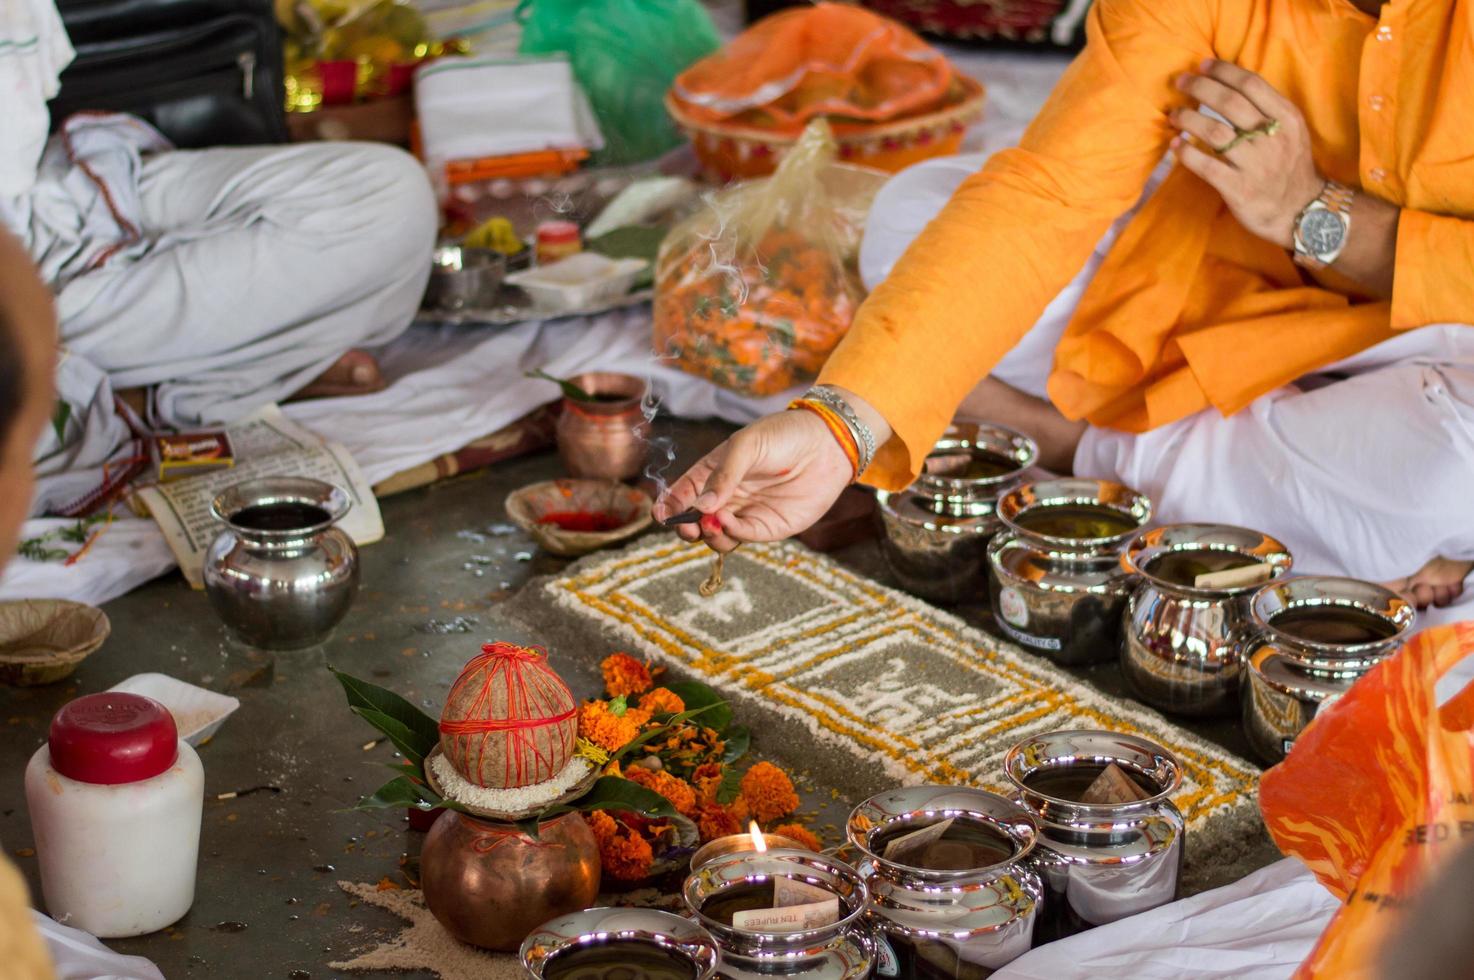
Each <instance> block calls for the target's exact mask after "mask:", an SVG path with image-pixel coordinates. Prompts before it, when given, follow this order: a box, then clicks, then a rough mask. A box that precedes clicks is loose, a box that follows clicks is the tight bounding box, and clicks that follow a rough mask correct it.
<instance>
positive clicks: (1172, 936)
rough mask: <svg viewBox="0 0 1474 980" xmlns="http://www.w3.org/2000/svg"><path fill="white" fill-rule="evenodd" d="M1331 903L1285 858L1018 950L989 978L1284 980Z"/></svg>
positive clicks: (1334, 905) (1322, 927) (1333, 903)
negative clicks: (1146, 908) (1156, 905)
mask: <svg viewBox="0 0 1474 980" xmlns="http://www.w3.org/2000/svg"><path fill="white" fill-rule="evenodd" d="M1340 904H1341V903H1340V902H1338V901H1337V900H1336V897H1335V896H1334V895H1332V894H1331V893H1330V892H1329V891H1327V890H1326V888H1325V886H1323V885H1321V884H1320V883H1319V882H1318V881H1316V880H1315V876H1314V875H1312V874H1311V873H1310V870H1309V869H1308V868H1306V867H1305V865H1303V864H1301V863H1300V862H1299V861H1298V860H1296V859H1294V858H1285V859H1284V860H1282V861H1277V862H1275V863H1274V864H1271V865H1270V866H1269V867H1267V868H1261V869H1260V870H1258V871H1256V872H1254V873H1253V874H1251V875H1248V876H1246V877H1244V878H1242V879H1240V880H1239V881H1236V882H1234V883H1233V884H1231V885H1225V886H1224V887H1222V888H1215V889H1213V890H1212V891H1206V892H1202V893H1201V894H1198V895H1194V896H1193V897H1192V898H1185V899H1183V900H1181V901H1178V902H1173V903H1171V904H1169V905H1163V906H1161V907H1160V908H1155V909H1152V910H1151V911H1150V912H1142V913H1141V914H1139V915H1134V916H1131V917H1130V918H1126V919H1121V920H1119V921H1117V922H1112V923H1110V924H1109V925H1103V926H1097V927H1095V928H1094V929H1091V930H1090V931H1089V932H1082V933H1079V934H1077V935H1074V936H1070V937H1069V938H1066V939H1061V940H1058V941H1056V942H1052V943H1048V944H1047V945H1044V946H1040V947H1039V948H1038V949H1035V950H1032V951H1030V952H1028V953H1025V954H1024V955H1023V956H1022V957H1020V958H1019V959H1016V960H1014V961H1013V962H1012V963H1010V964H1009V965H1008V966H1005V967H1003V969H1001V970H999V971H997V972H996V973H994V974H993V980H1096V978H1099V977H1131V978H1132V980H1215V978H1222V980H1229V978H1233V980H1285V978H1287V977H1289V976H1290V975H1291V974H1292V973H1294V972H1295V968H1296V967H1298V966H1299V965H1300V963H1301V962H1302V961H1303V960H1304V959H1305V957H1307V956H1309V955H1310V951H1311V950H1312V949H1313V948H1314V946H1315V942H1316V940H1317V939H1319V938H1320V934H1321V933H1322V932H1323V931H1325V927H1326V924H1327V923H1328V922H1330V920H1331V916H1332V915H1334V914H1335V912H1336V910H1337V909H1338V908H1340Z"/></svg>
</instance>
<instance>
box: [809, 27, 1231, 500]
mask: <svg viewBox="0 0 1474 980" xmlns="http://www.w3.org/2000/svg"><path fill="white" fill-rule="evenodd" d="M1212 8H1213V0H1172V2H1169V3H1153V2H1148V0H1099V2H1097V3H1096V4H1095V6H1094V8H1093V9H1092V10H1091V12H1090V14H1089V20H1088V22H1087V30H1088V42H1087V44H1086V47H1085V50H1084V51H1083V52H1082V53H1081V54H1080V56H1079V57H1078V58H1076V59H1075V61H1074V62H1073V63H1072V64H1071V65H1070V67H1069V69H1068V70H1067V71H1066V72H1065V74H1064V77H1063V78H1062V79H1061V81H1060V83H1059V85H1058V86H1057V87H1056V88H1055V90H1054V93H1053V95H1051V97H1050V99H1049V101H1048V102H1047V103H1046V104H1045V106H1044V108H1043V110H1041V112H1040V113H1039V115H1038V117H1036V119H1035V120H1034V122H1033V124H1032V125H1031V126H1030V127H1029V129H1028V131H1027V132H1026V133H1025V134H1024V137H1023V140H1022V141H1021V143H1020V145H1019V146H1018V147H1016V148H1013V149H1008V150H1003V151H1001V152H999V153H997V154H994V155H993V157H991V158H990V159H989V160H988V162H987V164H986V165H985V166H984V167H983V169H982V170H980V171H979V172H978V173H976V174H974V175H973V176H971V177H969V178H968V179H967V180H966V181H965V182H964V183H963V184H962V186H961V187H959V188H958V190H957V192H956V194H955V195H954V196H953V197H952V199H951V201H950V202H949V203H948V204H947V206H946V207H945V208H944V209H943V210H942V213H941V214H940V215H938V216H937V218H936V219H935V220H933V221H932V223H931V224H930V225H928V226H927V228H926V229H925V230H924V231H923V232H922V234H921V235H920V236H919V237H918V238H917V239H916V241H915V242H914V243H913V244H912V246H911V248H910V249H909V250H908V251H907V252H906V254H905V255H904V256H903V257H902V258H901V260H900V261H899V262H898V263H897V264H896V267H895V269H894V271H893V272H892V273H891V275H890V277H889V278H887V279H886V280H885V282H883V283H882V284H881V285H880V286H879V287H878V288H877V289H876V290H875V292H874V293H872V294H871V296H870V298H869V299H868V300H867V301H866V302H865V304H864V305H863V306H862V307H861V308H860V311H859V312H858V314H857V315H856V318H855V322H854V325H853V326H852V327H851V329H850V333H849V335H848V336H847V337H846V338H845V340H844V341H843V342H842V343H841V344H840V346H839V347H838V348H837V349H836V350H835V352H834V354H833V355H832V356H831V358H830V360H829V362H828V364H827V365H826V366H825V369H824V371H823V373H822V374H821V376H820V380H821V381H822V382H824V383H827V384H834V385H839V386H841V387H843V388H846V389H848V390H850V391H853V392H855V393H856V394H858V395H860V396H861V397H863V398H864V399H865V400H866V401H867V402H869V403H870V404H871V405H873V406H874V407H875V408H876V409H877V410H878V411H879V412H880V413H881V415H882V416H883V417H884V418H885V419H886V421H887V422H889V423H890V425H891V428H892V430H893V432H894V436H893V438H892V439H891V440H890V441H889V442H888V443H887V444H886V445H885V446H883V447H882V448H881V451H880V452H879V453H878V454H877V458H876V461H875V463H874V464H873V465H872V466H871V468H870V470H869V471H868V472H867V474H866V477H865V482H867V483H871V484H874V485H876V486H880V487H885V488H890V489H900V488H901V487H903V486H905V485H906V484H908V483H910V482H911V480H912V479H913V477H914V476H915V474H916V473H917V472H918V471H919V469H920V467H921V463H922V460H923V459H925V457H926V454H927V453H928V452H929V451H930V450H931V447H932V445H933V444H934V443H935V441H936V438H937V437H938V436H939V435H940V434H941V432H942V430H943V429H944V428H945V427H946V425H947V423H948V421H950V419H951V417H952V413H953V412H954V411H955V409H956V407H957V405H958V404H959V403H960V402H961V401H962V399H963V398H964V397H965V396H966V395H967V393H968V392H969V391H970V390H971V389H972V388H973V387H974V386H975V385H976V384H977V383H978V381H979V380H981V379H982V378H983V377H984V376H985V375H987V374H988V372H989V371H991V370H992V369H993V367H994V366H995V365H996V364H997V363H998V362H999V361H1000V360H1001V359H1002V357H1003V355H1004V354H1006V353H1007V352H1008V351H1009V350H1010V349H1011V348H1012V347H1013V346H1014V345H1015V344H1017V343H1018V341H1019V339H1020V338H1021V337H1022V336H1023V335H1024V334H1025V333H1026V332H1027V331H1028V330H1029V328H1030V327H1031V326H1033V324H1034V322H1035V321H1036V320H1037V319H1038V318H1039V315H1040V314H1041V313H1042V312H1043V310H1044V308H1045V307H1046V306H1047V305H1048V304H1049V302H1050V301H1051V300H1052V299H1053V298H1054V297H1055V295H1056V294H1058V292H1059V291H1060V289H1062V288H1063V287H1064V286H1065V285H1066V284H1067V283H1068V282H1069V281H1070V279H1071V278H1073V277H1074V276H1075V275H1076V273H1078V272H1079V270H1080V268H1081V267H1082V266H1083V265H1084V264H1085V261H1086V260H1087V259H1088V258H1089V256H1090V253H1091V251H1092V250H1093V249H1094V247H1095V245H1096V243H1097V242H1098V241H1099V240H1100V237H1101V236H1102V235H1103V234H1104V233H1105V231H1106V230H1107V229H1108V228H1109V227H1110V225H1111V223H1112V222H1113V221H1114V220H1115V219H1116V218H1117V217H1119V216H1120V215H1121V214H1123V213H1124V212H1125V211H1126V210H1127V209H1128V208H1130V207H1131V205H1132V204H1134V203H1135V202H1136V200H1137V198H1138V197H1139V196H1140V194H1141V190H1142V188H1143V187H1144V186H1145V184H1146V180H1147V178H1148V177H1149V176H1150V174H1151V171H1152V169H1153V168H1154V167H1155V166H1156V164H1157V163H1158V161H1160V160H1161V158H1162V156H1163V154H1164V153H1165V151H1166V148H1167V144H1168V142H1169V141H1170V140H1171V138H1172V135H1173V130H1172V127H1171V124H1170V122H1169V120H1168V118H1167V116H1166V110H1167V109H1169V108H1170V107H1171V106H1173V105H1176V104H1181V103H1182V100H1181V99H1180V97H1179V96H1178V94H1177V92H1176V90H1175V89H1174V88H1173V86H1172V79H1173V78H1174V77H1175V76H1176V75H1178V74H1180V73H1181V72H1184V71H1187V70H1189V69H1191V68H1193V67H1195V66H1197V65H1198V64H1199V63H1200V62H1201V61H1202V60H1203V59H1204V58H1206V57H1209V56H1210V55H1211V54H1212V48H1213V46H1212V42H1211V39H1212V32H1213V28H1212V23H1213V14H1214V12H1213V9H1212Z"/></svg>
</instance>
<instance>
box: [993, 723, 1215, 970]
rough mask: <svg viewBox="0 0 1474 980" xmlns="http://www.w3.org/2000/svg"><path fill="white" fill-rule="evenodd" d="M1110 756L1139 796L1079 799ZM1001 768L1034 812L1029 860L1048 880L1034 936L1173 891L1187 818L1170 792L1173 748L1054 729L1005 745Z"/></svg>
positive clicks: (1122, 914) (1162, 900) (1138, 906)
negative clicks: (1036, 822)
mask: <svg viewBox="0 0 1474 980" xmlns="http://www.w3.org/2000/svg"><path fill="white" fill-rule="evenodd" d="M1108 765H1115V766H1116V767H1117V768H1118V770H1119V771H1120V773H1121V774H1122V775H1123V776H1124V777H1125V778H1126V779H1127V780H1128V781H1129V785H1130V786H1131V788H1132V790H1133V794H1134V795H1135V796H1136V797H1137V798H1136V799H1133V800H1126V801H1122V802H1084V800H1083V799H1082V798H1083V797H1084V796H1085V795H1086V791H1087V790H1088V789H1089V787H1090V786H1091V785H1092V784H1093V783H1094V782H1095V780H1096V779H1098V778H1099V777H1100V775H1101V773H1102V772H1103V771H1104V770H1105V768H1106V767H1107V766H1108ZM1003 771H1004V774H1005V775H1006V776H1007V777H1008V780H1009V782H1011V783H1013V785H1014V787H1015V788H1016V793H1017V796H1018V799H1019V801H1020V802H1021V803H1022V804H1023V805H1024V806H1025V807H1027V808H1028V809H1029V810H1030V811H1031V812H1033V813H1034V814H1035V815H1036V816H1037V817H1038V818H1039V826H1040V832H1039V841H1038V844H1037V845H1036V846H1035V848H1034V854H1033V861H1034V866H1035V867H1036V868H1037V869H1038V871H1039V873H1040V876H1041V877H1042V879H1043V881H1044V914H1043V916H1042V917H1041V919H1040V920H1039V925H1038V927H1037V928H1036V929H1035V931H1034V942H1035V944H1036V945H1038V944H1040V943H1046V942H1051V941H1053V940H1055V939H1060V938H1063V937H1065V936H1070V935H1073V934H1075V933H1077V932H1083V931H1084V930H1086V929H1090V928H1093V927H1095V926H1098V925H1104V924H1106V923H1107V922H1115V921H1116V920H1117V919H1124V918H1126V917H1127V916H1130V915H1135V914H1137V913H1138V912H1145V911H1147V910H1148V909H1154V908H1156V907H1157V906H1159V905H1165V904H1167V903H1168V902H1171V901H1174V900H1175V899H1176V898H1177V894H1178V883H1179V880H1180V877H1181V873H1182V860H1183V853H1184V846H1185V840H1186V836H1187V825H1186V823H1185V821H1184V820H1183V818H1182V814H1181V813H1180V812H1179V811H1178V809H1177V807H1176V806H1175V805H1173V803H1172V801H1171V795H1172V793H1173V792H1174V791H1176V789H1177V787H1178V785H1179V784H1180V783H1181V782H1182V767H1181V765H1180V764H1179V763H1178V761H1177V759H1176V758H1175V757H1174V756H1173V755H1172V753H1170V752H1168V751H1167V750H1166V749H1164V748H1162V747H1161V746H1160V745H1157V744H1156V743H1154V742H1151V741H1149V740H1147V739H1145V738H1141V737H1140V736H1136V735H1127V734H1124V733H1121V732H1108V731H1095V730H1081V731H1062V732H1050V733H1048V734H1045V735H1038V736H1034V737H1032V738H1027V739H1025V740H1023V741H1022V742H1019V743H1018V744H1017V745H1015V746H1014V747H1013V748H1011V749H1009V750H1008V754H1007V755H1006V756H1005V757H1004V760H1003Z"/></svg>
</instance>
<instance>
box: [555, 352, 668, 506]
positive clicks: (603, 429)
mask: <svg viewBox="0 0 1474 980" xmlns="http://www.w3.org/2000/svg"><path fill="white" fill-rule="evenodd" d="M567 380H568V382H569V383H570V384H572V385H574V386H576V387H577V388H579V389H581V390H582V391H583V392H584V393H585V394H586V395H587V397H586V398H576V397H565V398H564V399H563V411H562V413H561V414H560V415H559V416H558V423H557V426H556V432H557V436H558V455H560V456H561V457H563V465H564V467H566V468H567V470H568V472H569V474H570V475H571V476H576V477H591V478H595V479H603V480H630V479H633V478H634V477H636V476H639V475H640V472H641V471H642V470H643V469H644V468H645V457H646V455H647V453H648V451H649V446H650V443H649V438H648V437H649V432H650V420H649V418H648V417H647V414H646V412H645V409H644V407H643V403H644V401H645V395H646V393H647V392H648V390H649V387H650V386H649V383H648V382H646V381H645V379H644V378H637V377H635V376H634V375H631V374H615V373H612V372H607V371H593V372H590V373H588V374H580V375H576V376H574V377H571V378H569V379H567Z"/></svg>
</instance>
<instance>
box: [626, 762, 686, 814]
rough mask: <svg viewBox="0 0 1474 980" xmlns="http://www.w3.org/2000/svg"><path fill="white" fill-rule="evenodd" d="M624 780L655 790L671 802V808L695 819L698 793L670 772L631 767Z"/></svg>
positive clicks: (627, 770)
mask: <svg viewBox="0 0 1474 980" xmlns="http://www.w3.org/2000/svg"><path fill="white" fill-rule="evenodd" d="M624 778H625V779H628V780H629V781H630V782H632V783H639V784H640V785H641V786H644V787H645V788H646V789H651V790H654V791H655V792H657V793H659V794H660V795H661V796H663V797H665V798H666V799H667V800H670V802H671V806H674V807H675V808H676V810H678V811H679V812H680V814H681V815H682V816H685V817H694V816H695V815H696V791H695V790H693V789H692V788H691V787H690V785H689V784H688V783H687V782H686V781H685V780H684V779H677V778H676V777H675V776H672V775H671V774H670V773H668V772H656V771H654V770H652V769H646V768H645V767H644V766H630V767H629V768H628V769H626V770H625V771H624Z"/></svg>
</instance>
